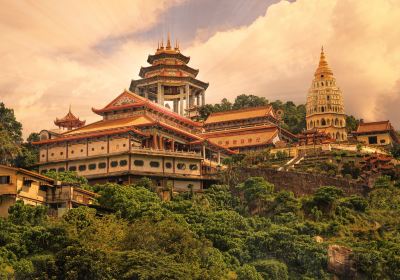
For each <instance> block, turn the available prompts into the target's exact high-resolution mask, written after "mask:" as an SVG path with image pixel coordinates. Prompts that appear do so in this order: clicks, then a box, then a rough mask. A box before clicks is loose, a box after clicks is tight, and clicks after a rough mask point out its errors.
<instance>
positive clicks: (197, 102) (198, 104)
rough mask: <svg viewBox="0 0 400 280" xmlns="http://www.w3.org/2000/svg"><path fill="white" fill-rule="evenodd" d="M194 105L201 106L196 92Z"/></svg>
mask: <svg viewBox="0 0 400 280" xmlns="http://www.w3.org/2000/svg"><path fill="white" fill-rule="evenodd" d="M196 105H197V106H201V105H200V94H197V95H196Z"/></svg>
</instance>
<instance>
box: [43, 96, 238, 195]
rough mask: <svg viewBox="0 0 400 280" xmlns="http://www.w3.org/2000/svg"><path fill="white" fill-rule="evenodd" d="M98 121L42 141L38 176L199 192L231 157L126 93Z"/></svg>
mask: <svg viewBox="0 0 400 280" xmlns="http://www.w3.org/2000/svg"><path fill="white" fill-rule="evenodd" d="M92 110H93V112H94V113H95V114H97V115H99V116H101V117H102V119H101V120H100V121H97V122H94V123H91V124H88V125H85V126H82V127H79V128H76V129H72V130H67V131H66V132H63V133H60V134H57V135H54V134H53V135H52V137H48V135H49V132H48V131H47V130H43V131H42V132H41V133H40V135H41V140H40V141H39V142H36V143H35V144H36V145H38V146H39V147H40V158H39V170H40V172H41V173H44V172H46V171H49V170H53V171H58V172H62V171H66V170H69V171H75V172H77V173H78V174H79V175H82V176H85V177H86V178H88V180H89V182H90V183H101V182H108V181H111V182H117V183H131V182H134V181H135V180H137V179H138V178H141V177H144V176H146V177H149V178H151V179H153V181H154V182H155V184H156V185H157V186H159V187H163V188H173V189H174V190H177V191H179V190H188V188H193V189H194V190H201V189H202V188H203V187H205V186H206V185H207V184H208V182H209V181H212V176H210V174H212V173H213V172H216V171H218V169H219V168H222V167H221V160H222V159H223V158H225V157H227V156H229V155H231V154H233V153H234V152H233V151H232V150H230V149H227V148H226V147H223V146H221V145H218V144H215V143H213V142H212V141H209V140H208V139H206V138H205V137H202V136H201V135H200V134H201V133H200V132H201V131H202V124H201V123H198V122H194V121H192V120H191V119H189V118H186V117H183V116H181V115H179V114H177V113H175V112H172V111H171V110H169V109H167V108H165V107H164V106H162V105H160V104H157V103H155V102H153V101H151V100H149V99H147V98H145V97H142V96H140V95H138V94H135V93H133V92H131V91H129V90H125V91H123V92H122V93H121V94H120V95H119V96H117V98H115V99H114V100H112V101H111V102H110V103H109V104H107V105H106V106H105V107H104V108H101V109H94V108H93V109H92Z"/></svg>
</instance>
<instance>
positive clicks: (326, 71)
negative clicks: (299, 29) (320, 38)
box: [314, 46, 333, 78]
mask: <svg viewBox="0 0 400 280" xmlns="http://www.w3.org/2000/svg"><path fill="white" fill-rule="evenodd" d="M314 76H315V78H323V77H327V76H333V72H332V70H331V68H330V67H329V65H328V62H327V61H326V57H325V53H324V46H322V47H321V55H320V58H319V63H318V68H317V70H316V71H315V74H314Z"/></svg>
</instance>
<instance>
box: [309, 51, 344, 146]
mask: <svg viewBox="0 0 400 280" xmlns="http://www.w3.org/2000/svg"><path fill="white" fill-rule="evenodd" d="M306 121H307V130H310V129H317V130H318V131H320V132H324V133H326V134H327V135H328V136H329V138H332V139H335V140H336V141H346V140H347V132H346V115H345V113H344V103H343V96H342V92H341V90H340V88H339V87H337V85H336V79H335V77H334V76H333V72H332V70H331V68H330V67H329V65H328V62H327V61H326V58H325V54H324V50H323V49H322V50H321V56H320V60H319V65H318V68H317V70H316V71H315V74H314V79H313V81H312V83H311V88H310V90H309V92H308V96H307V104H306Z"/></svg>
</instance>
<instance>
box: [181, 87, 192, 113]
mask: <svg viewBox="0 0 400 280" xmlns="http://www.w3.org/2000/svg"><path fill="white" fill-rule="evenodd" d="M189 90H190V88H189V84H186V85H185V93H186V110H189V103H190V100H189V96H190V95H189ZM187 113H189V111H187ZM182 115H183V114H182Z"/></svg>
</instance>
